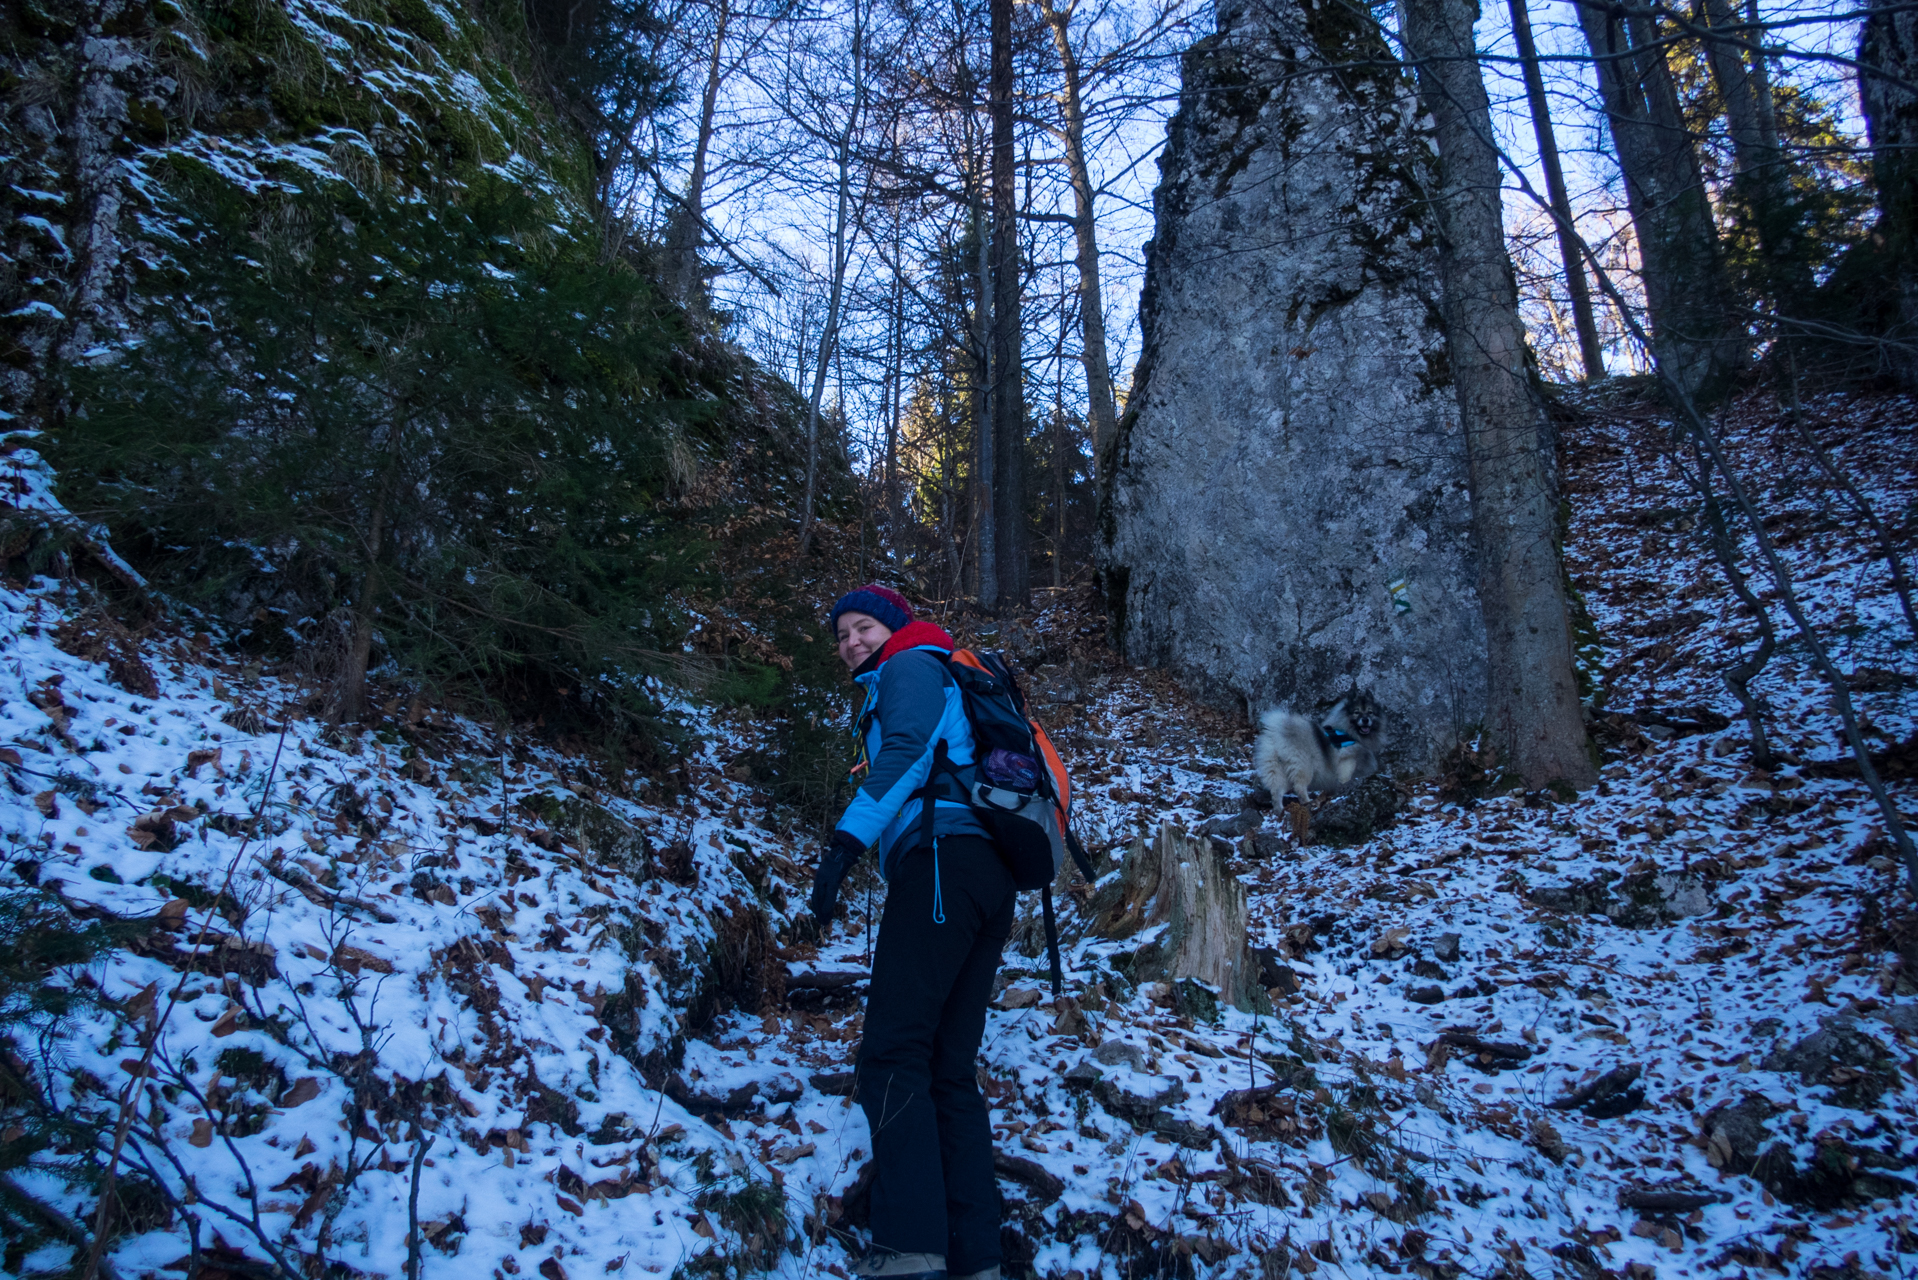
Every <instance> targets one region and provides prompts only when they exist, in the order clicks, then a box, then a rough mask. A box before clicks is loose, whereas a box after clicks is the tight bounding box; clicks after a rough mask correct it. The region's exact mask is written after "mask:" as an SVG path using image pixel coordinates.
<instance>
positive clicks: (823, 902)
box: [811, 831, 866, 927]
mask: <svg viewBox="0 0 1918 1280" xmlns="http://www.w3.org/2000/svg"><path fill="white" fill-rule="evenodd" d="M865 852H866V846H865V845H863V844H861V843H859V837H858V836H855V835H852V834H850V833H848V832H845V831H835V832H833V833H832V842H831V843H830V844H828V845H827V846H826V851H825V852H824V853H822V854H820V855H819V874H818V875H816V876H814V877H813V880H812V903H811V906H812V913H813V916H814V918H816V919H817V920H818V921H819V923H820V925H821V926H822V927H823V926H824V925H826V924H827V923H829V922H830V921H831V920H832V912H833V908H834V906H836V905H837V904H838V902H839V885H840V882H841V881H843V880H845V878H846V873H847V872H848V871H850V870H852V864H853V863H855V862H857V861H859V857H860V855H861V854H863V853H865Z"/></svg>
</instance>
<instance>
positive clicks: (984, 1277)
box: [946, 1262, 999, 1280]
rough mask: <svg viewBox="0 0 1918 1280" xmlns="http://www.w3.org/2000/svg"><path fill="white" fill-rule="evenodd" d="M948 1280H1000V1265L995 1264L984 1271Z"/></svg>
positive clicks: (951, 1277) (948, 1278) (952, 1277)
mask: <svg viewBox="0 0 1918 1280" xmlns="http://www.w3.org/2000/svg"><path fill="white" fill-rule="evenodd" d="M946 1280H999V1264H998V1263H996V1262H995V1263H993V1264H992V1265H991V1266H989V1267H987V1268H986V1269H985V1270H984V1271H971V1272H968V1273H966V1274H965V1275H962V1276H947V1277H946Z"/></svg>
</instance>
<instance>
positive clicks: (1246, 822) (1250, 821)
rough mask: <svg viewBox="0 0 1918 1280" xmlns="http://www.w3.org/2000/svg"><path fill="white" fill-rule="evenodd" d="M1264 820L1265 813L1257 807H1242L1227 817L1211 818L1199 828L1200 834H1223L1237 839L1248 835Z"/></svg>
mask: <svg viewBox="0 0 1918 1280" xmlns="http://www.w3.org/2000/svg"><path fill="white" fill-rule="evenodd" d="M1264 822H1265V815H1264V814H1263V813H1260V812H1259V811H1258V810H1257V809H1242V810H1240V811H1239V812H1238V813H1236V814H1234V815H1232V816H1231V817H1229V818H1223V817H1221V818H1213V819H1212V820H1211V821H1209V822H1207V823H1205V824H1204V825H1202V826H1201V827H1200V828H1199V834H1200V835H1202V836H1224V837H1226V838H1228V839H1231V840H1237V839H1239V838H1240V837H1242V836H1248V835H1250V834H1252V833H1253V832H1254V831H1257V830H1258V829H1259V827H1260V826H1261V825H1262V824H1263V823H1264Z"/></svg>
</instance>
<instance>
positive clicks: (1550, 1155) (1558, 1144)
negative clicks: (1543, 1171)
mask: <svg viewBox="0 0 1918 1280" xmlns="http://www.w3.org/2000/svg"><path fill="white" fill-rule="evenodd" d="M1530 1132H1531V1139H1532V1145H1533V1146H1534V1147H1536V1148H1538V1151H1539V1154H1541V1155H1543V1156H1544V1157H1545V1158H1546V1159H1547V1160H1550V1161H1551V1162H1552V1163H1553V1164H1563V1163H1565V1157H1566V1156H1569V1155H1570V1154H1572V1149H1571V1148H1570V1147H1568V1146H1566V1145H1565V1139H1564V1138H1563V1137H1561V1136H1560V1134H1559V1132H1558V1129H1557V1128H1556V1127H1555V1126H1554V1125H1553V1124H1552V1122H1551V1121H1550V1120H1547V1119H1546V1118H1545V1117H1544V1116H1534V1117H1533V1118H1532V1123H1531V1126H1530Z"/></svg>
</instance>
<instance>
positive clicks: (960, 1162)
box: [858, 836, 1015, 1275]
mask: <svg viewBox="0 0 1918 1280" xmlns="http://www.w3.org/2000/svg"><path fill="white" fill-rule="evenodd" d="M934 867H935V860H934V855H933V851H932V850H931V849H926V848H919V849H914V850H911V851H910V852H908V853H904V854H902V855H900V861H899V866H898V867H897V868H896V869H895V870H894V871H893V873H892V878H891V880H890V881H889V882H888V884H887V887H886V910H885V914H884V916H882V917H881V919H880V921H879V947H878V950H877V952H876V953H875V954H874V956H873V961H872V986H871V990H870V993H869V994H868V996H867V998H866V1025H865V1037H864V1039H863V1041H862V1043H861V1044H860V1046H859V1075H858V1084H859V1088H858V1096H859V1103H860V1105H861V1106H862V1107H864V1108H865V1111H866V1120H867V1122H868V1123H869V1124H870V1125H871V1126H872V1154H873V1162H874V1166H875V1167H874V1170H873V1173H874V1178H873V1184H872V1240H873V1244H875V1245H877V1246H879V1247H880V1248H883V1249H891V1250H893V1251H895V1252H898V1253H935V1254H943V1255H945V1259H946V1270H947V1271H949V1272H951V1273H952V1274H953V1275H965V1274H969V1273H971V1272H974V1271H981V1270H983V1269H985V1268H986V1267H991V1266H996V1265H998V1263H999V1261H1000V1258H999V1225H1000V1222H999V1219H1000V1205H999V1187H998V1184H997V1183H996V1182H995V1181H994V1180H993V1174H992V1127H991V1124H990V1122H989V1119H988V1113H987V1108H986V1102H985V1099H984V1098H982V1097H980V1096H979V1084H978V1077H977V1074H976V1072H977V1063H978V1058H979V1041H980V1038H981V1037H982V1036H984V1034H985V1029H986V1002H987V1001H988V1000H990V999H991V998H992V979H993V975H994V974H995V973H997V972H998V969H999V953H1000V949H1001V948H1002V947H1004V946H1005V941H1006V936H1007V935H1008V934H1009V933H1010V932H1011V931H1012V909H1013V900H1014V897H1015V891H1014V889H1013V886H1012V876H1011V875H1010V874H1009V873H1008V872H1007V871H1006V867H1005V864H1004V863H1003V862H1001V861H1000V860H999V855H998V853H997V852H996V851H995V850H994V849H993V846H992V843H991V842H990V841H988V840H984V839H981V838H979V837H977V836H943V837H941V838H940V840H939V846H938V857H937V874H936V877H935V871H934ZM939 917H943V918H944V922H943V923H940V922H939Z"/></svg>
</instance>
